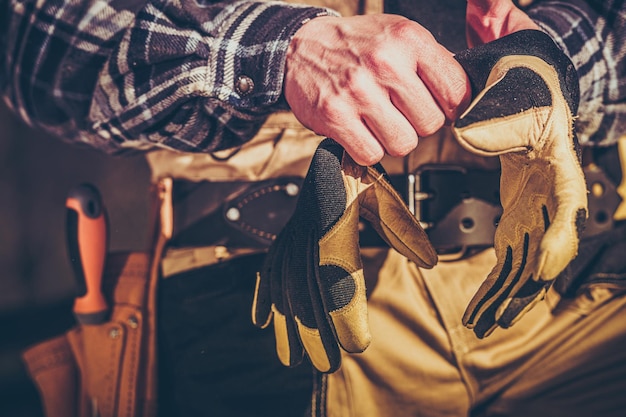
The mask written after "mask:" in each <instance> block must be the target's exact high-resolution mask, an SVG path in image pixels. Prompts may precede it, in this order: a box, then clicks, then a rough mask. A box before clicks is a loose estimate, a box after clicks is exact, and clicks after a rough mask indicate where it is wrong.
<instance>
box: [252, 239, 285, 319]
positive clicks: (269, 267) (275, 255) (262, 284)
mask: <svg viewBox="0 0 626 417" xmlns="http://www.w3.org/2000/svg"><path fill="white" fill-rule="evenodd" d="M283 249H284V245H282V239H281V237H280V236H279V237H278V238H277V241H276V242H275V243H274V245H272V246H271V247H270V250H269V252H268V254H267V255H266V257H265V260H264V261H263V265H262V266H261V270H260V271H258V272H257V277H256V287H255V291H254V298H253V300H252V323H254V325H255V326H257V327H260V328H262V329H264V328H266V327H267V326H268V325H269V323H270V322H271V320H272V293H271V288H272V286H271V283H272V281H273V279H276V277H279V276H280V275H279V274H280V272H279V271H277V270H278V269H279V266H278V265H276V266H274V263H276V262H277V261H278V260H282V256H281V255H280V254H282V250H283ZM276 272H278V273H276ZM273 273H274V274H275V275H272V274H273Z"/></svg>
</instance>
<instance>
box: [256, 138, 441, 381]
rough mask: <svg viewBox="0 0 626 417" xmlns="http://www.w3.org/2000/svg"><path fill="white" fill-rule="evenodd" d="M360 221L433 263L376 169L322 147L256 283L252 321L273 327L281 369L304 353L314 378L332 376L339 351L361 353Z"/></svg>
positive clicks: (418, 259) (416, 227) (423, 262)
mask: <svg viewBox="0 0 626 417" xmlns="http://www.w3.org/2000/svg"><path fill="white" fill-rule="evenodd" d="M360 217H363V218H364V219H366V220H368V221H369V222H370V223H371V224H372V226H373V228H374V229H375V230H376V231H377V232H378V234H379V235H380V236H381V237H382V238H383V239H384V240H386V241H387V243H388V244H389V245H390V246H391V247H393V248H395V249H396V250H398V251H399V252H400V253H402V254H403V255H405V256H406V257H407V258H409V259H410V260H412V261H413V262H415V263H416V264H417V265H419V266H421V267H425V268H429V267H432V266H433V265H434V264H435V263H436V262H437V255H436V253H435V251H434V249H433V248H432V246H431V245H430V243H429V241H428V238H427V236H426V233H425V232H424V230H423V229H422V228H421V226H420V224H419V222H418V221H417V220H416V219H415V217H414V216H413V215H412V214H411V213H410V211H409V210H408V208H407V207H406V205H405V204H404V202H403V201H402V199H401V198H400V196H399V195H398V194H397V193H396V191H395V190H394V189H393V188H392V186H391V184H390V183H389V181H388V180H387V178H386V174H385V172H384V171H383V170H382V167H380V166H376V167H363V166H359V165H357V164H356V163H355V162H354V161H353V160H352V158H350V156H349V155H348V154H347V153H345V152H344V150H343V148H342V147H341V146H340V145H338V144H337V143H336V142H334V141H333V140H330V139H326V140H324V141H323V142H322V143H321V144H320V146H319V147H318V149H317V151H316V152H315V155H314V157H313V159H312V162H311V165H310V168H309V171H308V173H307V176H306V178H305V180H304V184H303V186H302V190H301V193H300V196H299V198H298V203H297V206H296V209H295V212H294V214H293V217H292V218H291V219H290V221H289V222H288V224H287V225H286V226H285V228H284V229H283V231H282V232H281V233H280V234H279V236H278V237H277V239H276V241H275V242H274V243H273V244H272V246H271V247H270V250H269V252H268V255H267V258H266V262H265V265H264V266H263V268H262V270H261V271H260V272H259V274H258V278H257V288H256V293H255V298H254V305H253V310H252V316H253V321H254V323H255V324H256V325H257V326H259V327H262V328H264V327H266V326H268V325H269V324H270V322H271V321H272V320H273V322H274V331H275V336H276V350H277V352H278V357H279V359H280V361H281V362H282V363H283V364H284V365H286V366H295V365H297V364H299V363H300V362H301V361H302V360H303V357H304V353H305V352H306V354H307V355H308V357H309V359H310V361H311V363H312V364H313V366H315V368H317V369H318V370H319V371H321V372H333V371H335V370H337V368H338V367H339V365H340V363H341V351H340V347H341V348H343V349H344V350H346V351H347V352H353V353H354V352H362V351H364V350H365V349H366V348H367V347H368V345H369V343H370V340H371V335H370V330H369V325H368V317H367V300H366V293H365V282H364V278H363V267H362V263H361V255H360V252H359V218H360Z"/></svg>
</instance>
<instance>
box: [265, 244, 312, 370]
mask: <svg viewBox="0 0 626 417" xmlns="http://www.w3.org/2000/svg"><path fill="white" fill-rule="evenodd" d="M292 247H293V240H291V239H289V240H286V241H285V242H284V252H283V253H284V256H283V257H281V258H280V259H278V260H277V261H276V262H279V263H280V266H278V268H276V269H273V274H277V275H276V276H275V278H274V279H273V280H272V299H273V300H274V303H273V304H272V313H273V317H274V336H275V338H276V352H277V353H278V359H279V360H280V362H281V363H282V364H283V365H285V366H290V367H292V366H296V365H299V364H300V363H302V360H303V359H304V350H303V349H302V345H301V344H300V338H299V337H298V330H297V329H296V320H297V318H296V317H294V315H295V312H294V311H293V310H292V308H291V300H290V294H289V292H290V291H291V290H292V289H291V287H292V285H291V282H292V281H293V280H296V277H294V275H293V273H292V269H291V262H292V260H293V259H297V256H298V253H297V252H292ZM296 285H297V284H296Z"/></svg>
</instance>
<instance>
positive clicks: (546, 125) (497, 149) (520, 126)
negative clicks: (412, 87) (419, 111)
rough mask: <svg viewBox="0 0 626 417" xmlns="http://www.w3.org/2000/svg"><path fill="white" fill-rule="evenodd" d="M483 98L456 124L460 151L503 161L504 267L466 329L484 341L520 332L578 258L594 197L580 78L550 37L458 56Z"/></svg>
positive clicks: (511, 38)
mask: <svg viewBox="0 0 626 417" xmlns="http://www.w3.org/2000/svg"><path fill="white" fill-rule="evenodd" d="M457 59H458V61H459V62H460V63H461V65H462V66H463V67H464V68H465V70H466V72H467V74H468V76H469V78H470V81H471V83H472V89H473V92H474V93H477V94H476V95H475V98H474V100H473V101H472V103H471V104H470V107H469V108H468V109H467V110H466V111H465V113H464V114H463V115H461V117H460V118H459V119H458V120H456V122H455V124H454V127H453V131H454V133H455V136H456V138H457V139H458V141H459V142H460V144H461V145H462V146H463V147H465V148H466V149H468V150H469V151H472V152H474V153H477V154H479V155H485V156H493V155H499V158H500V163H501V179H500V199H501V203H502V207H503V213H502V217H501V219H500V222H499V224H498V227H497V229H496V234H495V251H496V256H497V263H496V265H495V267H494V268H493V270H492V271H491V273H490V274H489V276H488V277H487V279H486V280H485V281H484V282H483V284H482V285H481V286H480V288H479V290H478V292H477V293H476V295H475V296H474V297H473V298H472V300H471V301H470V303H469V306H468V307H467V310H466V312H465V314H464V316H463V324H464V325H465V326H467V327H469V328H472V329H473V330H474V332H475V334H476V335H477V336H478V337H479V338H483V337H485V336H488V335H489V334H490V333H491V332H492V331H493V330H494V329H495V328H496V327H498V326H500V327H503V328H507V327H510V326H511V325H513V324H514V323H515V322H516V321H517V320H519V319H520V318H521V317H522V315H524V314H525V313H526V312H527V311H529V310H530V309H531V308H532V307H533V306H534V305H535V304H536V303H537V302H538V301H540V300H541V299H543V297H544V295H545V294H546V291H547V289H548V288H549V286H550V285H551V283H552V282H553V281H554V279H555V278H556V277H557V276H558V275H559V273H560V272H561V271H562V270H563V269H564V268H565V267H566V266H567V264H568V263H569V262H570V261H571V260H572V259H573V258H574V257H575V256H576V253H577V250H578V242H579V237H580V234H581V233H582V228H583V226H584V221H585V219H586V217H587V196H586V186H585V179H584V176H583V172H582V169H581V166H580V155H579V149H578V143H577V140H576V137H575V134H574V130H573V120H574V115H575V114H576V111H577V104H578V97H579V91H578V78H577V75H576V71H575V69H574V66H573V65H572V63H571V61H570V60H569V59H568V58H567V57H566V56H565V55H564V54H563V52H561V50H560V49H559V48H558V47H557V46H556V45H555V44H554V42H553V41H552V40H551V39H550V38H549V37H548V36H547V35H546V34H544V33H543V32H540V31H535V30H525V31H520V32H515V33H513V34H511V35H508V36H505V37H503V38H500V39H498V40H495V41H493V42H490V43H487V44H484V45H481V46H478V47H475V48H473V49H469V50H466V51H464V52H462V53H460V54H458V55H457Z"/></svg>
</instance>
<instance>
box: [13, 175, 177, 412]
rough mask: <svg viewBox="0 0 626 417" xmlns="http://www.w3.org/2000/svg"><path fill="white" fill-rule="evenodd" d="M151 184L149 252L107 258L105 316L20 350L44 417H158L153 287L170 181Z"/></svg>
mask: <svg viewBox="0 0 626 417" xmlns="http://www.w3.org/2000/svg"><path fill="white" fill-rule="evenodd" d="M155 188H156V190H157V192H155V193H154V194H153V195H154V196H155V197H156V199H157V200H158V201H157V202H156V204H155V205H154V206H153V207H155V208H156V213H155V214H156V216H157V219H159V220H158V221H156V224H157V227H156V228H155V234H154V239H153V249H152V250H151V251H150V252H149V253H148V252H113V253H109V254H108V255H107V259H106V262H105V267H104V273H103V280H102V286H103V291H104V295H105V297H106V298H107V301H108V305H110V306H112V308H111V310H110V314H109V317H108V320H107V321H106V322H104V323H102V324H95V325H93V324H90V325H87V324H81V325H77V326H75V327H74V328H72V329H70V330H69V331H67V332H66V333H65V334H62V335H60V336H57V337H55V338H52V339H49V340H46V341H44V342H41V343H39V344H37V345H35V346H32V347H29V348H28V349H26V350H25V351H24V352H23V353H22V358H23V360H24V362H25V364H26V368H27V370H28V372H29V374H30V377H31V379H32V380H33V381H34V383H35V385H36V387H37V389H38V390H39V393H40V397H41V401H42V406H43V410H44V413H45V415H46V417H90V416H98V417H154V416H156V393H157V372H156V369H157V368H156V331H155V330H156V323H155V319H156V306H155V304H156V286H157V283H158V273H159V264H160V261H161V253H162V251H163V247H164V244H165V241H166V236H164V234H163V228H164V227H165V228H166V229H168V230H169V228H170V226H168V224H165V225H164V224H163V222H162V221H161V219H162V218H163V217H165V218H168V217H169V216H168V215H167V213H166V214H164V213H163V211H164V210H165V211H167V207H169V205H168V204H164V200H167V199H169V198H170V195H171V184H170V183H169V182H168V183H165V184H164V183H162V182H161V183H159V184H157V185H156V187H155ZM167 233H168V234H169V233H170V232H167Z"/></svg>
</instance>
